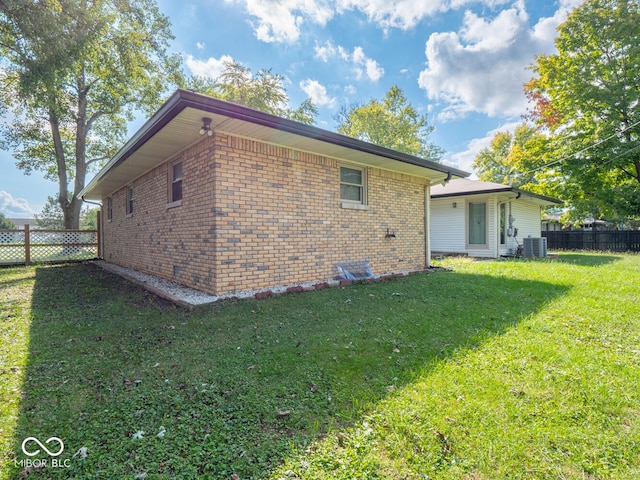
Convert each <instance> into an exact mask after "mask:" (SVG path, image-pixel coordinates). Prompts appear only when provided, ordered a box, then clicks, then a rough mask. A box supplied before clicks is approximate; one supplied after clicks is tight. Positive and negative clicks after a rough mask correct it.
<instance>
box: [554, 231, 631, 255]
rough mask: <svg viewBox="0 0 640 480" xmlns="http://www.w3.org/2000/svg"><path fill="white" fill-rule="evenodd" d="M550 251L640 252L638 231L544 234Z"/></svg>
mask: <svg viewBox="0 0 640 480" xmlns="http://www.w3.org/2000/svg"><path fill="white" fill-rule="evenodd" d="M542 236H543V237H546V238H547V248H548V249H549V250H600V251H608V252H640V231H638V230H623V231H618V230H604V231H597V230H591V231H586V230H569V231H560V232H542Z"/></svg>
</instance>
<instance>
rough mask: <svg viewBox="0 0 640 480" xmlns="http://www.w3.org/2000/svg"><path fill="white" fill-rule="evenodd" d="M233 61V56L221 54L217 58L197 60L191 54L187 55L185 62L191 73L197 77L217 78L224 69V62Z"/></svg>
mask: <svg viewBox="0 0 640 480" xmlns="http://www.w3.org/2000/svg"><path fill="white" fill-rule="evenodd" d="M226 62H233V57H230V56H229V55H223V56H222V57H220V58H219V59H216V58H214V57H210V58H209V59H207V60H198V59H196V58H193V56H192V55H187V58H186V60H185V63H186V65H187V68H188V69H189V70H190V71H191V73H192V74H193V75H195V76H197V77H207V78H217V77H219V76H220V74H221V73H222V72H223V71H224V64H225V63H226Z"/></svg>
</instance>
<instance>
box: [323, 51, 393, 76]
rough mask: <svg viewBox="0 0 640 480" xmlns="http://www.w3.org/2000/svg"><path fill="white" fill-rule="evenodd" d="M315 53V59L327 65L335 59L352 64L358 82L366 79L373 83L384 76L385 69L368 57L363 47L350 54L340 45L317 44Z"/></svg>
mask: <svg viewBox="0 0 640 480" xmlns="http://www.w3.org/2000/svg"><path fill="white" fill-rule="evenodd" d="M315 52H316V54H315V58H318V59H320V60H322V61H323V62H325V63H327V62H328V61H329V60H330V59H331V58H333V57H340V58H341V59H342V60H344V61H345V62H347V63H349V64H351V66H352V68H353V71H354V72H355V74H356V79H357V80H361V79H362V78H364V77H366V78H368V79H369V80H371V81H372V82H377V81H378V80H380V79H381V78H382V77H383V76H384V68H382V67H381V66H380V64H379V63H378V62H377V61H376V60H373V59H372V58H369V57H367V56H366V54H365V53H364V50H363V48H362V47H355V48H354V49H353V52H349V51H348V50H347V49H345V48H344V47H342V46H340V45H338V46H337V47H336V46H335V45H333V44H332V43H331V42H326V43H325V44H324V45H319V44H318V43H316V46H315Z"/></svg>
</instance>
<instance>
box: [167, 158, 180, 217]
mask: <svg viewBox="0 0 640 480" xmlns="http://www.w3.org/2000/svg"><path fill="white" fill-rule="evenodd" d="M178 164H181V168H180V170H181V174H182V176H181V177H180V178H179V179H176V178H175V177H174V167H175V166H176V165H178ZM168 167H169V168H168V179H169V181H168V192H167V194H168V199H169V202H168V203H167V208H173V207H179V206H180V205H182V199H183V198H184V161H183V159H182V158H177V159H175V160H174V161H172V162H169V164H168ZM178 181H179V182H180V198H179V199H174V197H173V185H174V183H176V182H178Z"/></svg>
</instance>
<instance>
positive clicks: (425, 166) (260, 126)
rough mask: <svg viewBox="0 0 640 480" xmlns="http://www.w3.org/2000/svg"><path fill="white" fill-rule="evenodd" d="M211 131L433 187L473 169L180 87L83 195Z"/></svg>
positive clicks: (93, 194) (109, 187) (107, 188)
mask: <svg viewBox="0 0 640 480" xmlns="http://www.w3.org/2000/svg"><path fill="white" fill-rule="evenodd" d="M204 117H206V118H210V119H211V130H212V131H214V132H220V133H226V134H229V135H234V136H239V137H244V138H249V139H252V140H258V141H263V142H266V143H269V144H273V145H278V146H282V147H288V148H292V149H295V150H298V151H304V152H310V153H314V154H317V155H322V156H326V157H329V158H335V159H338V160H340V161H344V162H350V163H353V164H357V165H362V166H368V167H375V168H380V169H383V170H388V171H393V172H398V173H403V174H407V175H412V176H416V177H420V178H424V179H427V180H428V181H429V184H430V185H434V184H437V183H442V182H445V181H448V180H449V179H451V178H454V177H458V178H464V177H467V176H469V173H467V172H464V171H462V170H458V169H455V168H452V167H449V166H447V165H444V164H440V163H436V162H432V161H429V160H425V159H422V158H419V157H416V156H413V155H408V154H405V153H402V152H398V151H395V150H391V149H388V148H385V147H380V146H378V145H373V144H371V143H367V142H363V141H361V140H357V139H355V138H351V137H347V136H344V135H340V134H337V133H335V132H330V131H328V130H323V129H320V128H317V127H314V126H310V125H306V124H303V123H300V122H295V121H292V120H288V119H284V118H280V117H277V116H274V115H270V114H267V113H264V112H260V111H258V110H253V109H250V108H247V107H244V106H241V105H237V104H234V103H229V102H225V101H222V100H219V99H216V98H213V97H209V96H206V95H202V94H198V93H194V92H191V91H187V90H177V91H176V92H175V93H174V94H173V95H172V96H171V97H170V98H169V99H168V100H167V101H166V102H165V103H164V105H163V106H162V107H161V108H160V109H159V110H158V111H157V112H156V113H155V114H154V115H153V116H152V117H151V118H150V119H149V120H148V121H147V122H146V123H145V124H144V125H143V126H142V127H141V128H140V129H139V130H138V131H137V132H136V133H135V134H134V135H133V137H131V139H130V140H129V141H128V142H127V143H126V144H125V145H124V146H123V147H122V148H121V149H120V151H119V152H118V153H117V154H116V155H115V156H114V157H113V158H112V159H111V160H110V161H109V162H108V163H107V164H106V165H105V166H104V168H103V169H102V170H101V171H100V172H99V173H98V174H97V175H96V176H95V178H94V179H93V180H92V181H91V182H90V183H89V185H87V186H86V187H85V188H84V189H83V190H82V192H81V193H80V196H81V197H82V198H83V199H87V200H102V199H103V198H105V197H108V196H109V195H111V194H113V193H114V192H116V191H117V190H119V189H121V188H123V187H124V186H126V185H128V184H130V183H131V182H132V181H133V180H135V179H136V178H138V177H140V176H141V175H143V174H145V173H146V172H148V171H149V170H151V169H153V168H155V167H157V166H158V165H161V164H162V163H164V162H166V161H167V160H169V159H171V158H172V157H175V156H176V155H178V154H179V153H180V152H182V151H183V150H185V149H186V148H187V147H189V146H190V145H193V144H195V143H197V142H200V141H201V140H202V136H201V135H200V128H201V127H202V124H203V120H202V119H203V118H204Z"/></svg>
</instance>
